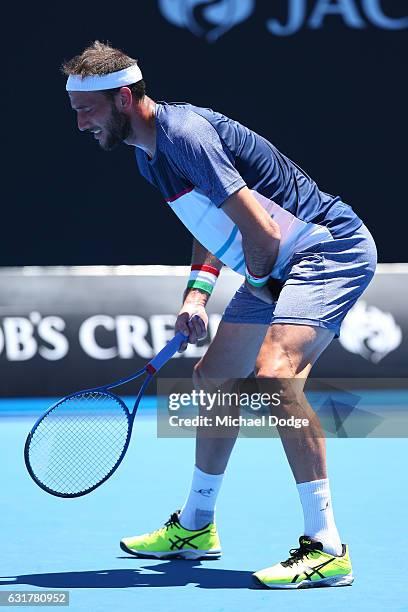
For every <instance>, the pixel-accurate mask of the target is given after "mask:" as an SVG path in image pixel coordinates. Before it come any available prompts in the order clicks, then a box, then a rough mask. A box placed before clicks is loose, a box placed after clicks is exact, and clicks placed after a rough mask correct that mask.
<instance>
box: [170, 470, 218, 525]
mask: <svg viewBox="0 0 408 612" xmlns="http://www.w3.org/2000/svg"><path fill="white" fill-rule="evenodd" d="M223 476H224V474H206V473H205V472H202V471H201V470H200V469H199V468H198V467H197V466H195V467H194V472H193V481H192V483H191V489H190V493H189V496H188V497H187V500H186V502H185V504H184V506H183V508H182V509H181V513H180V516H179V520H180V523H181V525H182V526H183V527H184V528H185V529H201V528H202V527H205V525H208V523H213V522H214V513H215V502H216V501H217V496H218V492H219V490H220V488H221V483H222V479H223Z"/></svg>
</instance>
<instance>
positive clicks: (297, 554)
mask: <svg viewBox="0 0 408 612" xmlns="http://www.w3.org/2000/svg"><path fill="white" fill-rule="evenodd" d="M311 552H313V549H312V548H310V547H309V546H307V545H304V544H302V545H300V546H299V548H291V549H290V551H289V554H290V557H289V559H286V561H282V562H281V565H283V567H290V566H291V565H294V564H295V563H297V562H298V561H301V560H302V559H303V558H304V557H306V559H308V555H309V554H310V553H311Z"/></svg>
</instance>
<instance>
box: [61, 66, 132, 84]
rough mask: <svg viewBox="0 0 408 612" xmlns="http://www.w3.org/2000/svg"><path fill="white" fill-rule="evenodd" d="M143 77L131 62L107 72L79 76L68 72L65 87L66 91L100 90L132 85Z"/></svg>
mask: <svg viewBox="0 0 408 612" xmlns="http://www.w3.org/2000/svg"><path fill="white" fill-rule="evenodd" d="M142 79H143V76H142V73H141V71H140V68H139V66H138V65H137V64H133V66H130V67H129V68H125V69H124V70H118V71H117V72H110V73H109V74H103V75H100V76H99V75H95V76H87V77H81V76H79V75H77V74H70V75H69V77H68V80H67V84H66V87H65V89H66V90H67V91H102V90H104V89H115V87H125V86H126V85H132V84H133V83H137V82H138V81H141V80H142Z"/></svg>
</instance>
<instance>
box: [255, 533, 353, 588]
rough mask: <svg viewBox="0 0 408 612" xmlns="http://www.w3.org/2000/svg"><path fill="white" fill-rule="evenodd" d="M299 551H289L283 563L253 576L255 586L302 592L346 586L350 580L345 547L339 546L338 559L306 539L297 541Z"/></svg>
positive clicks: (348, 560) (350, 574) (349, 567)
mask: <svg viewBox="0 0 408 612" xmlns="http://www.w3.org/2000/svg"><path fill="white" fill-rule="evenodd" d="M299 544H300V546H299V548H293V549H292V550H290V557H289V559H287V560H286V561H282V562H281V563H277V564H276V565H272V567H267V568H266V569H263V570H259V572H255V574H253V577H254V579H255V581H256V582H257V584H258V585H259V584H261V585H262V586H263V587H267V588H269V589H306V588H311V587H325V586H327V587H329V586H347V585H351V584H352V582H353V580H354V577H353V573H352V568H351V561H350V555H349V551H348V547H347V546H346V545H345V544H343V551H342V554H341V555H340V556H339V557H335V556H334V555H329V554H328V553H325V552H323V546H322V544H321V543H320V542H315V541H314V540H311V539H310V538H308V537H307V536H301V537H300V538H299Z"/></svg>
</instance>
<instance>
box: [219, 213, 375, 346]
mask: <svg viewBox="0 0 408 612" xmlns="http://www.w3.org/2000/svg"><path fill="white" fill-rule="evenodd" d="M376 264H377V249H376V246H375V242H374V239H373V237H372V236H371V234H370V232H369V231H368V229H367V228H366V226H365V225H362V226H361V227H359V228H358V230H356V231H355V233H354V234H352V235H351V236H349V237H348V238H338V239H335V240H329V241H327V242H320V243H318V244H315V245H313V246H312V247H310V248H309V249H306V250H305V251H302V252H299V253H295V254H294V256H293V258H292V259H291V261H290V262H289V264H288V266H287V267H286V269H285V272H284V275H283V279H282V282H284V285H283V288H282V291H281V293H280V296H279V298H278V300H277V302H275V303H274V304H266V302H263V301H262V300H260V299H259V298H257V297H255V296H254V295H252V293H251V292H250V291H249V289H247V288H246V286H245V284H243V285H241V287H240V288H239V289H238V291H237V292H236V294H235V295H234V297H233V298H232V300H231V302H230V303H229V304H228V306H227V308H226V309H225V312H224V314H223V317H222V320H223V321H226V322H228V323H260V324H263V325H268V324H273V323H294V324H295V323H297V324H299V325H313V326H316V327H325V328H326V329H330V330H332V331H333V332H334V333H335V335H336V337H338V336H339V334H340V326H341V323H342V321H343V319H344V317H345V316H346V314H347V313H348V311H349V310H350V308H351V307H352V306H353V305H354V304H355V303H356V301H357V300H358V298H359V297H360V296H361V294H362V293H363V291H364V290H365V289H366V287H367V286H368V284H369V282H370V281H371V279H372V277H373V276H374V272H375V268H376Z"/></svg>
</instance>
